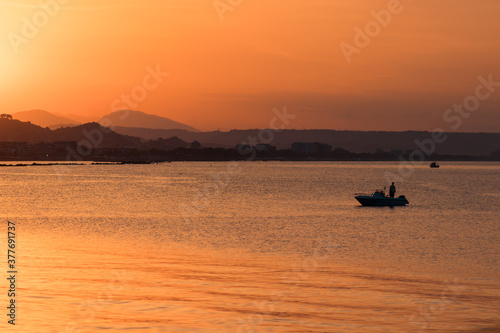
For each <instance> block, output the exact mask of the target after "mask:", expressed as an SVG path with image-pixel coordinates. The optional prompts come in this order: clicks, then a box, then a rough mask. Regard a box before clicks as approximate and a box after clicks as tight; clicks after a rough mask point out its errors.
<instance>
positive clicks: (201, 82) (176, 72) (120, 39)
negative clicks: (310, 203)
mask: <svg viewBox="0 0 500 333" xmlns="http://www.w3.org/2000/svg"><path fill="white" fill-rule="evenodd" d="M237 2H238V1H233V2H232V3H233V4H234V3H237ZM63 3H64V4H63ZM238 3H239V4H237V5H229V2H227V1H215V2H214V1H211V0H210V1H201V0H182V1H181V0H177V1H174V0H170V1H164V0H148V1H147V2H139V1H136V0H110V1H106V2H105V3H103V2H102V1H96V0H72V1H67V0H64V1H63V0H59V1H57V0H52V1H50V0H42V1H40V2H38V1H25V0H23V1H0V22H1V25H0V33H1V36H2V38H1V40H0V73H2V75H1V77H0V100H1V104H0V105H1V108H2V112H7V113H14V112H18V111H24V110H30V109H43V110H47V111H50V112H54V113H60V114H67V115H70V114H76V115H84V116H93V117H96V118H99V116H103V115H106V114H108V113H110V112H112V111H114V110H115V109H116V108H117V104H116V103H115V101H116V100H117V99H120V98H121V96H122V95H123V94H131V93H132V92H134V88H136V87H137V86H143V85H144V80H145V76H146V75H147V74H148V69H147V68H160V69H161V71H162V72H164V73H168V76H165V77H163V80H161V82H158V83H159V84H158V85H155V84H154V81H148V82H149V85H148V86H147V87H145V88H148V87H149V88H151V89H149V88H148V89H144V90H141V91H140V90H137V89H136V91H135V93H136V94H139V95H140V97H141V98H139V99H138V100H136V101H133V102H134V105H132V107H131V108H133V109H136V110H141V111H144V112H147V113H151V114H157V115H160V116H164V117H168V118H171V119H173V120H175V121H179V122H183V123H187V124H189V125H191V126H193V127H195V128H199V129H201V130H214V129H217V128H221V129H232V128H238V129H246V128H258V127H260V128H262V127H266V126H268V124H269V120H270V119H271V117H272V109H273V108H274V107H279V108H282V107H285V106H286V107H287V108H288V109H289V110H293V111H294V112H295V113H296V114H298V115H299V116H298V117H297V118H296V120H295V121H294V122H293V124H290V128H297V129H303V128H330V129H355V130H358V129H359V130H409V129H412V130H413V129H415V130H416V129H421V130H433V129H434V128H436V127H441V128H444V129H445V130H455V129H452V128H450V126H449V125H447V124H445V122H444V121H443V113H444V112H445V111H446V110H447V109H448V108H450V107H452V106H453V104H454V103H462V102H463V101H464V99H465V98H467V96H469V95H473V94H474V93H475V88H476V86H477V85H478V77H479V76H483V77H485V78H487V77H488V75H492V78H493V80H494V81H496V82H500V67H499V66H498V58H499V55H500V43H498V41H499V37H500V32H499V31H500V29H499V21H498V17H500V3H499V2H498V1H494V0H478V1H468V0H455V1H438V2H436V1H430V0H419V1H401V2H399V1H396V2H395V1H387V0H380V1H379V0H376V1H361V0H349V1H347V0H345V1H340V0H332V1H329V0H308V1H305V0H298V1H269V0H246V1H241V2H238ZM40 4H47V6H48V7H47V8H46V9H43V8H42V7H41V6H40ZM390 8H395V10H394V13H393V14H391V17H390V18H387V17H386V18H385V22H383V21H380V22H382V23H377V24H378V27H379V28H377V27H376V25H373V23H372V26H371V27H372V28H374V29H375V30H372V31H371V32H369V34H371V35H372V37H369V41H367V40H365V42H366V43H365V44H366V45H361V46H362V47H360V45H356V40H355V38H356V34H357V33H356V31H359V30H356V28H359V29H360V30H361V31H365V28H366V27H370V22H372V21H373V22H377V21H376V18H377V17H379V19H381V18H380V17H381V16H377V15H382V14H380V13H385V12H381V11H389V12H390ZM374 13H375V14H377V15H374ZM377 29H378V30H377ZM342 43H346V44H350V45H352V46H354V47H356V48H357V50H358V51H357V52H356V53H353V54H351V57H350V62H349V61H348V60H349V59H347V58H346V56H345V54H344V52H343V51H342V48H341V45H342ZM358 44H359V43H358ZM344 45H345V44H344ZM153 86H154V87H153ZM497 89H499V90H500V88H497ZM144 91H145V92H146V95H145V94H144ZM139 95H138V96H139ZM499 106H500V98H499V94H498V91H497V92H496V93H494V94H492V95H491V97H489V98H488V99H487V100H485V101H481V105H480V107H479V109H478V110H477V111H476V112H475V113H473V114H472V115H471V116H470V118H468V119H467V122H464V123H463V126H461V127H460V128H458V129H456V130H459V131H488V132H494V131H496V132H498V131H500V113H499V112H498V111H499ZM118 108H123V106H122V104H120V107H118ZM446 126H448V127H446Z"/></svg>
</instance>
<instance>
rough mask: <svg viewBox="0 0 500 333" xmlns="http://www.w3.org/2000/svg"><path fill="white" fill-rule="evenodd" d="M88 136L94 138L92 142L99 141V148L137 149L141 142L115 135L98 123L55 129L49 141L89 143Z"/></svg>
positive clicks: (126, 136)
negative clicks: (84, 141)
mask: <svg viewBox="0 0 500 333" xmlns="http://www.w3.org/2000/svg"><path fill="white" fill-rule="evenodd" d="M86 133H87V134H86ZM94 134H95V135H94ZM101 135H102V140H101V139H100V137H101ZM89 136H91V137H92V136H93V137H94V138H93V139H92V140H99V142H100V144H99V147H139V144H140V142H141V140H140V139H139V138H134V137H131V136H128V135H122V134H118V133H115V132H113V131H111V130H110V129H108V128H104V127H102V126H101V125H99V124H98V123H88V124H83V125H79V126H75V127H66V128H59V129H56V130H54V131H52V133H51V136H50V141H79V142H80V141H83V140H87V141H91V139H89ZM91 143H92V142H91Z"/></svg>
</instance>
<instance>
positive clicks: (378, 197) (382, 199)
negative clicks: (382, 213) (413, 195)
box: [355, 190, 409, 207]
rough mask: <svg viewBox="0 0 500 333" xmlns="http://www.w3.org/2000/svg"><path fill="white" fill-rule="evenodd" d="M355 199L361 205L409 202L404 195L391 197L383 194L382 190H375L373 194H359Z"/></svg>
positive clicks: (393, 204) (400, 204) (403, 203)
mask: <svg viewBox="0 0 500 333" xmlns="http://www.w3.org/2000/svg"><path fill="white" fill-rule="evenodd" d="M355 198H356V200H358V201H359V203H360V204H361V205H363V206H390V207H393V206H405V205H408V204H409V202H408V200H407V199H406V197H405V196H404V195H400V196H399V197H397V198H391V197H388V196H386V195H385V193H384V191H380V190H377V191H375V193H373V194H371V195H370V194H359V195H356V196H355Z"/></svg>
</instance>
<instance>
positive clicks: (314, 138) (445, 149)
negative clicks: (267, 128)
mask: <svg viewBox="0 0 500 333" xmlns="http://www.w3.org/2000/svg"><path fill="white" fill-rule="evenodd" d="M115 131H116V132H118V133H121V134H126V135H132V136H137V137H141V138H144V139H148V140H156V139H158V138H169V137H172V136H177V137H179V138H180V139H181V140H184V141H186V142H193V141H194V140H197V141H199V142H201V143H202V145H203V146H204V147H207V146H211V147H228V148H229V147H234V146H235V145H237V144H238V143H241V142H244V141H246V142H248V138H249V137H254V138H257V137H258V135H259V131H260V130H232V131H229V132H220V131H214V132H198V133H193V132H188V131H182V130H155V129H144V128H125V127H117V128H115ZM447 136H448V139H447V140H446V141H445V142H444V143H442V144H437V145H436V152H437V153H439V154H452V155H471V156H480V155H490V154H491V153H493V152H495V151H499V150H500V133H447ZM430 138H431V133H430V132H424V131H406V132H382V131H380V132H379V131H335V130H283V131H281V132H279V133H274V138H273V141H272V142H271V144H272V145H274V146H277V148H278V149H289V148H290V147H291V145H292V143H294V142H321V143H327V144H330V145H332V146H333V148H334V149H335V148H343V149H346V150H348V151H351V152H353V153H369V152H375V151H376V150H377V149H379V148H380V149H382V150H385V151H387V152H390V151H397V150H402V151H404V150H414V149H418V146H417V145H416V144H415V140H420V141H422V140H425V139H430Z"/></svg>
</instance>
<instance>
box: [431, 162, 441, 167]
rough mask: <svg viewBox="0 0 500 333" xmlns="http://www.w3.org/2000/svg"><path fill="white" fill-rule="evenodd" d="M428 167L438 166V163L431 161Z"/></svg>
mask: <svg viewBox="0 0 500 333" xmlns="http://www.w3.org/2000/svg"><path fill="white" fill-rule="evenodd" d="M430 167H431V168H439V164H437V163H436V162H432V163H431V165H430Z"/></svg>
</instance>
